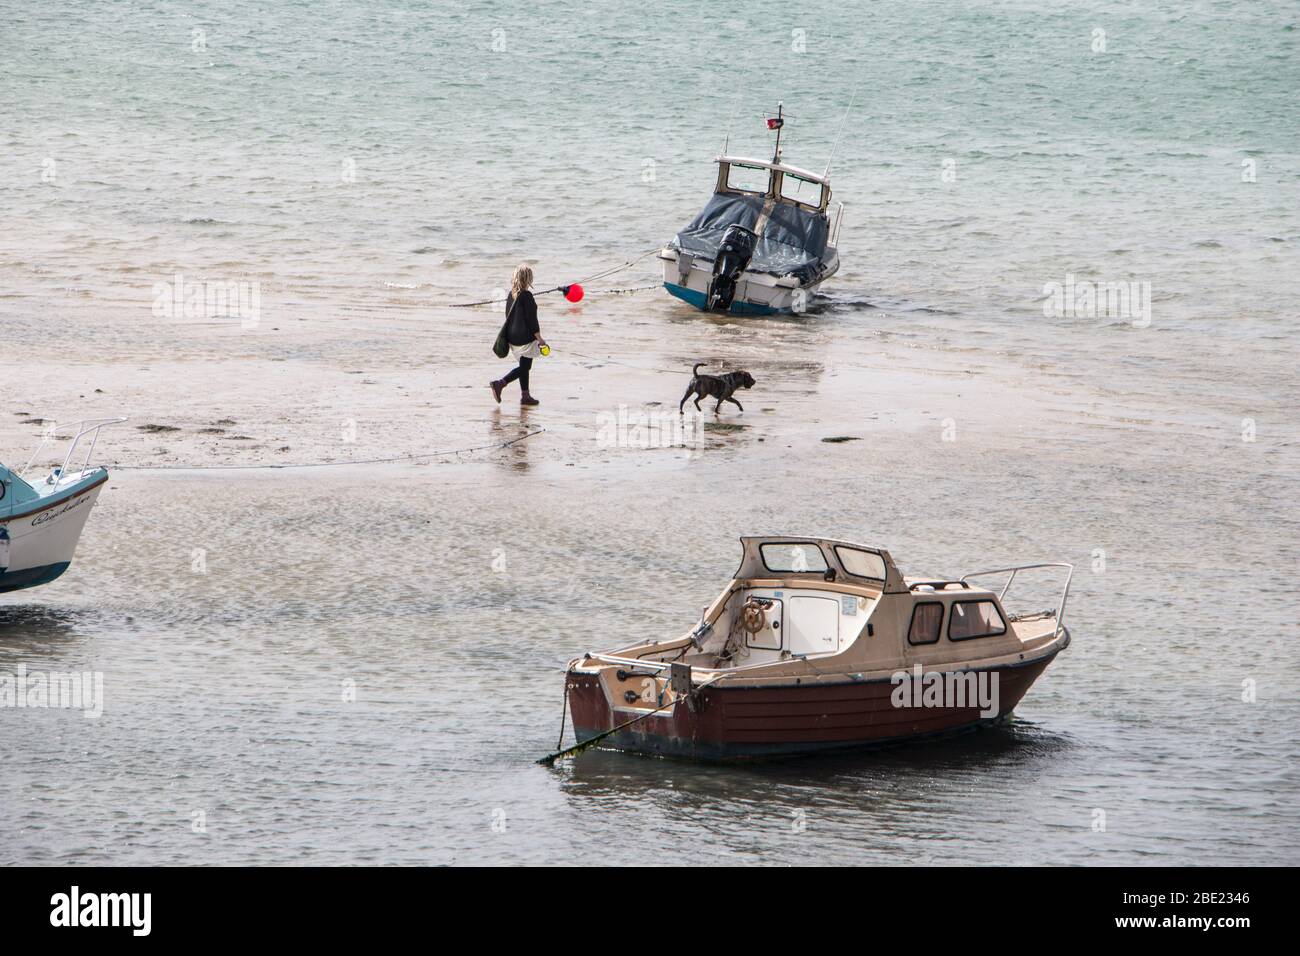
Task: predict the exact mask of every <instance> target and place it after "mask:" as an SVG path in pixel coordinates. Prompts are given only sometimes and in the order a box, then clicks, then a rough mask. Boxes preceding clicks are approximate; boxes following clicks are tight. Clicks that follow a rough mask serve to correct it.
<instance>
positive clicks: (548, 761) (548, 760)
mask: <svg viewBox="0 0 1300 956" xmlns="http://www.w3.org/2000/svg"><path fill="white" fill-rule="evenodd" d="M724 676H726V675H724V674H717V675H715V676H713V677H710V678H709V679H708V680H706V681H705V682H704V683H703V684H700V685H699V686H698V687H695V688H693V689H692V690H691V692H690V694H695V693H696V692H697V691H701V690H703V689H704V688H706V687H708V686H709V685H710V684H712V683H713V682H714V681H717V680H721V679H722V678H723V677H724ZM690 694H682V695H681V696H679V697H674V698H672V699H671V700H669V701H668V703H666V704H660V705H659V706H658V707H656V708H655V709H654V710H650V711H646V712H645V713H644V714H640V715H638V716H636V717H633V718H632V719H631V720H628V721H624V722H623V723H621V724H619V725H618V726H617V727H613V728H611V729H609V730H606V731H604V732H603V733H599V734H596V736H594V737H589V738H587V739H586V740H584V741H583V742H582V743H579V744H574V745H573V746H572V747H566V748H565V749H564V750H560V751H556V752H555V753H553V754H547V755H546V756H545V757H542V758H540V759H539V760H538V761H537V762H538V763H539V764H541V765H542V766H543V767H550V766H553V765H554V764H555V761H557V760H559V759H560V758H561V757H570V756H572V755H573V754H576V753H581V752H582V751H584V750H586V749H587V748H588V747H591V746H594V745H595V744H598V743H599V742H600V741H602V740H604V739H605V738H606V737H608V736H610V735H611V734H616V733H618V732H619V731H620V730H622V729H623V728H624V727H631V726H632V725H633V724H635V723H637V722H638V721H642V720H645V719H646V718H647V717H653V716H654V715H655V714H657V713H659V711H661V710H665V709H666V708H668V707H671V706H673V705H674V704H676V703H677V702H678V701H680V700H682V699H683V698H684V697H688V696H690ZM564 706H565V710H566V711H567V710H568V706H569V681H568V677H567V676H566V677H565V681H564ZM561 739H563V730H561ZM556 746H557V747H558V746H559V744H556Z"/></svg>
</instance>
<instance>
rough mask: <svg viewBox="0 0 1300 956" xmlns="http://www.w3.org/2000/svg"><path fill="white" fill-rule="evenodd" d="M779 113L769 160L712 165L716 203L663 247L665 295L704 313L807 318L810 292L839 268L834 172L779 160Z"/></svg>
mask: <svg viewBox="0 0 1300 956" xmlns="http://www.w3.org/2000/svg"><path fill="white" fill-rule="evenodd" d="M785 120H786V117H785V115H784V109H783V108H782V107H780V106H778V108H777V113H776V115H775V116H774V117H769V118H768V128H769V129H773V130H775V131H776V150H775V152H774V153H773V155H772V159H771V160H770V161H768V160H762V159H751V158H748V157H744V156H733V155H730V154H729V153H728V152H727V149H726V147H725V146H724V148H723V152H722V154H721V155H719V156H718V157H717V159H716V160H714V161H715V162H716V163H717V164H718V178H717V183H716V185H715V187H714V192H713V197H712V198H711V199H710V200H709V202H708V204H707V205H705V207H704V209H703V210H701V211H700V213H699V215H697V216H696V217H695V218H694V219H693V220H692V221H691V223H690V224H689V225H688V226H687V227H686V228H685V229H683V230H682V231H681V232H679V233H678V234H677V235H676V237H675V238H674V239H673V240H672V242H670V243H668V245H666V246H664V248H663V249H662V250H661V251H660V253H659V258H660V259H661V260H662V261H663V264H664V288H665V289H667V290H668V292H669V293H671V294H672V295H674V296H676V297H677V298H679V299H681V300H682V301H684V302H689V303H690V304H691V305H693V306H695V307H696V308H698V309H702V310H704V311H706V312H732V313H739V314H748V315H770V314H773V313H781V312H803V311H804V310H805V309H807V308H808V306H809V303H810V300H811V296H812V293H813V291H814V290H815V289H816V288H817V287H818V286H819V285H821V284H822V283H823V282H825V281H826V280H827V279H829V278H830V277H831V276H833V275H834V274H835V273H836V271H838V269H839V267H840V257H839V250H838V246H839V232H840V225H841V223H842V220H843V218H844V204H843V203H840V204H839V206H838V207H837V209H836V212H835V222H834V224H833V225H832V223H831V220H830V215H829V213H828V209H829V207H830V202H831V184H830V179H829V175H830V167H829V165H828V166H827V168H826V171H825V172H823V173H822V174H821V175H818V174H817V173H814V172H810V171H808V170H806V169H800V168H799V167H798V166H791V165H789V164H787V163H785V162H783V161H782V160H781V129H782V127H783V126H784V125H785Z"/></svg>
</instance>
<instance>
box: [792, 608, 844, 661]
mask: <svg viewBox="0 0 1300 956" xmlns="http://www.w3.org/2000/svg"><path fill="white" fill-rule="evenodd" d="M785 618H786V625H785V626H786V628H787V631H786V640H787V641H788V642H789V643H788V644H787V645H786V646H787V647H788V648H789V649H790V653H791V654H824V653H826V652H827V651H837V650H839V648H840V602H839V601H838V600H837V599H835V598H824V597H803V596H800V597H792V598H790V600H789V607H788V608H787V609H786V615H785Z"/></svg>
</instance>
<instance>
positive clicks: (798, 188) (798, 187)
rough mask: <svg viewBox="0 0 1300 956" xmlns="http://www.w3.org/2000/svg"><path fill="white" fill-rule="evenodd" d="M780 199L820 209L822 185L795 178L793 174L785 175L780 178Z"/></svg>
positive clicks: (800, 177) (809, 180) (799, 177)
mask: <svg viewBox="0 0 1300 956" xmlns="http://www.w3.org/2000/svg"><path fill="white" fill-rule="evenodd" d="M781 198H782V199H791V200H794V201H795V202H801V203H803V204H804V205H805V206H815V207H817V208H821V204H822V184H821V183H815V182H813V181H812V180H811V179H804V178H803V177H802V176H796V175H795V174H794V173H785V174H784V175H783V176H782V177H781Z"/></svg>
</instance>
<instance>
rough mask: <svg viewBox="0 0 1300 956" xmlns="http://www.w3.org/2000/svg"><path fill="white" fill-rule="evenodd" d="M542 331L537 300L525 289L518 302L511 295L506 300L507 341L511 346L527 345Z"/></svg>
mask: <svg viewBox="0 0 1300 956" xmlns="http://www.w3.org/2000/svg"><path fill="white" fill-rule="evenodd" d="M539 331H541V329H540V327H539V326H538V324H537V300H536V299H534V298H533V294H532V293H531V292H529V291H528V290H527V289H525V290H524V291H523V292H521V293H519V299H518V301H516V300H515V297H514V296H513V295H511V296H510V297H509V298H507V299H506V341H507V342H509V343H510V344H511V345H527V344H528V343H529V342H531V341H533V339H534V338H535V337H536V336H537V333H538V332H539Z"/></svg>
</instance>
